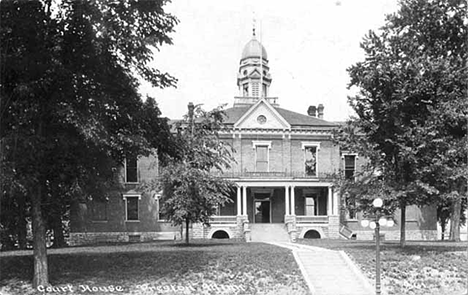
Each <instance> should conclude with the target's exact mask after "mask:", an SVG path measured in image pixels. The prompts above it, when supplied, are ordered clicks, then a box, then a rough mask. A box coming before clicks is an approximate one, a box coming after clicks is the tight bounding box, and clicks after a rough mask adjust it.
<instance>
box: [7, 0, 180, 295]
mask: <svg viewBox="0 0 468 295" xmlns="http://www.w3.org/2000/svg"><path fill="white" fill-rule="evenodd" d="M165 3H166V2H165V1H133V0H127V1H114V2H108V1H52V0H48V1H2V2H0V13H1V17H0V19H1V25H0V44H1V45H0V46H1V75H0V76H1V77H0V79H1V80H0V83H1V84H0V85H1V93H0V95H1V101H0V103H1V104H0V106H1V108H0V112H1V113H0V118H1V128H0V140H1V141H0V152H1V153H0V155H1V159H0V161H1V163H0V164H1V165H0V166H1V169H2V170H1V174H0V177H1V180H2V190H1V191H2V195H1V201H2V207H3V204H4V203H5V201H12V203H15V202H16V203H18V204H19V203H20V202H19V201H18V200H20V199H19V198H18V197H20V196H23V195H24V197H25V198H26V202H23V205H24V204H27V205H28V206H30V211H31V216H32V225H33V247H34V278H33V287H34V288H36V287H37V286H39V285H48V284H49V280H48V264H47V252H46V241H45V231H46V221H47V217H48V216H47V213H48V210H47V209H50V208H54V209H55V208H56V209H59V211H60V209H61V207H62V206H63V205H67V204H69V202H71V198H72V197H73V196H74V195H75V194H74V193H75V192H76V193H78V194H91V193H92V192H93V191H94V190H95V189H97V188H99V187H103V186H106V185H109V184H110V183H111V182H112V179H113V174H112V169H111V168H112V167H116V165H118V164H119V163H121V162H122V161H123V159H124V157H125V154H126V153H133V154H148V153H149V152H151V150H152V148H159V147H162V145H163V143H161V144H160V145H158V146H156V147H153V146H151V144H150V141H149V140H148V138H147V134H148V132H147V131H146V130H145V128H147V122H143V118H145V117H144V116H143V114H144V113H145V112H146V111H145V109H144V106H143V102H142V100H141V98H140V95H139V94H138V92H137V87H138V80H137V79H136V77H135V75H139V76H141V77H143V78H144V79H146V80H148V81H150V82H151V83H152V84H153V85H155V86H158V87H166V86H171V85H174V84H175V82H176V80H175V79H174V78H173V77H171V76H170V75H168V74H165V73H160V72H159V71H158V70H156V69H153V68H151V67H149V66H148V61H149V60H150V59H151V55H152V51H151V47H156V48H158V47H159V46H161V45H162V44H165V43H166V44H170V43H171V39H170V37H169V36H168V33H170V32H172V31H173V28H174V25H175V24H176V23H177V19H176V18H175V17H174V16H172V15H170V14H167V13H165V12H164V10H163V5H164V4H165ZM154 108H156V107H154ZM158 114H159V113H158ZM156 116H157V115H156ZM164 122H166V121H165V120H162V119H161V121H160V123H161V126H162V125H164ZM161 150H163V148H161ZM4 180H7V181H4ZM16 192H20V193H16ZM13 201H14V202H13ZM58 215H60V214H58ZM53 220H56V219H53Z"/></svg>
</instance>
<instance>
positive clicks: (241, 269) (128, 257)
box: [0, 241, 308, 295]
mask: <svg viewBox="0 0 468 295" xmlns="http://www.w3.org/2000/svg"><path fill="white" fill-rule="evenodd" d="M48 261H49V274H50V282H51V284H52V285H53V286H55V287H58V288H60V287H62V288H63V289H53V290H50V291H51V294H110V293H112V292H109V291H116V292H115V293H118V294H168V295H170V294H271V295H273V294H308V289H307V286H306V284H305V282H304V280H303V278H302V275H301V273H300V271H299V269H298V267H297V265H296V263H295V260H294V257H293V255H292V253H291V252H290V251H289V250H287V249H282V248H279V247H275V246H271V245H267V244H257V243H248V244H247V243H241V242H233V241H220V242H213V241H195V243H192V245H190V246H186V245H185V244H180V243H173V242H155V243H144V244H124V245H107V246H93V247H70V248H64V249H53V250H49V251H48ZM32 265H33V259H32V253H31V251H10V252H2V253H0V294H35V293H39V292H38V291H36V290H33V289H32V288H31V285H30V281H31V278H32V269H33V267H32ZM117 287H119V289H118V290H117V289H116V288H117ZM112 288H113V289H112ZM120 288H121V290H122V292H120V291H119V290H120ZM70 290H72V292H70ZM42 294H44V293H42Z"/></svg>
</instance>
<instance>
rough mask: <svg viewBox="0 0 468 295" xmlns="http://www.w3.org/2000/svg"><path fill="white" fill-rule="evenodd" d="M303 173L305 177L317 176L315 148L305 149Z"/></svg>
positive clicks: (308, 147)
mask: <svg viewBox="0 0 468 295" xmlns="http://www.w3.org/2000/svg"><path fill="white" fill-rule="evenodd" d="M304 158H305V173H306V175H307V176H317V147H315V146H307V147H305V156H304Z"/></svg>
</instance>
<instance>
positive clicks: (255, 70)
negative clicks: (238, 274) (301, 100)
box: [71, 34, 437, 244]
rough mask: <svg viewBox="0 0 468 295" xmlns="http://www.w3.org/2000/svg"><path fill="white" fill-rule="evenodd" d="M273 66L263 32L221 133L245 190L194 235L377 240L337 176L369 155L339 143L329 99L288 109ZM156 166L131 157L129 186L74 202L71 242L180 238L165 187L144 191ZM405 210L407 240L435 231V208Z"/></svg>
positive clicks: (245, 56)
mask: <svg viewBox="0 0 468 295" xmlns="http://www.w3.org/2000/svg"><path fill="white" fill-rule="evenodd" d="M272 73H274V71H272V72H270V65H269V62H268V54H267V51H266V50H265V48H264V46H263V45H262V44H261V43H260V42H259V41H258V40H257V39H256V37H255V34H254V35H253V37H252V39H251V40H250V41H249V42H248V43H247V44H246V45H245V47H244V50H243V51H242V55H241V58H240V63H239V71H238V73H237V86H238V89H239V93H238V94H237V96H235V97H234V99H233V101H232V107H231V108H228V109H226V115H227V117H226V120H225V122H224V128H223V130H222V132H221V138H222V139H223V140H224V141H227V142H229V143H230V144H231V145H232V146H233V148H234V149H235V151H236V152H235V154H234V157H235V159H236V163H234V164H233V166H232V168H231V169H230V170H229V171H225V172H224V173H223V174H222V177H225V178H227V179H229V180H231V181H233V183H235V185H236V193H235V194H234V195H233V196H231V198H232V200H233V202H231V203H229V204H227V205H226V206H224V207H222V208H219V210H218V215H217V216H213V219H212V222H211V223H210V225H209V226H206V225H202V224H193V225H192V231H191V232H192V236H193V238H237V239H245V240H247V241H262V240H282V241H289V240H292V241H294V240H296V239H301V238H332V239H340V238H343V239H351V238H353V239H372V238H373V231H372V230H370V229H367V228H362V227H361V226H360V224H359V220H360V218H361V216H362V214H360V213H357V214H355V213H354V212H351V211H350V210H348V209H347V208H346V203H347V202H346V200H345V199H344V196H346V194H345V192H340V191H339V189H338V188H337V187H335V185H334V182H333V176H334V175H337V174H338V173H344V174H345V175H346V177H351V178H352V177H354V174H355V171H356V170H358V169H359V168H360V166H361V165H362V164H363V163H364V162H365V159H363V158H362V157H359V155H357V154H355V153H352V152H351V151H342V150H340V147H339V146H338V145H337V144H335V143H334V142H333V130H334V129H336V128H337V126H338V125H337V123H333V122H328V121H326V120H325V119H324V118H325V113H326V110H327V109H326V108H325V107H324V105H325V106H327V107H330V108H331V107H332V106H331V105H327V102H328V101H329V99H330V98H327V97H324V98H322V103H323V104H319V105H318V106H310V107H309V108H308V109H307V110H304V113H298V112H294V111H290V110H286V109H283V108H281V107H280V105H281V101H282V100H286V99H293V98H291V97H275V96H274V94H272V93H270V85H271V83H272V82H273V74H272ZM234 74H235V73H233V75H234ZM157 173H158V166H157V159H155V158H151V157H150V158H139V159H138V160H137V159H127V161H126V163H124V165H123V168H122V173H121V181H122V182H123V183H124V187H125V189H123V190H122V189H121V190H118V191H116V192H115V194H114V195H113V197H110V198H109V199H108V200H105V201H102V200H94V201H87V202H82V203H79V204H75V206H74V207H73V208H72V209H73V210H72V214H71V219H72V221H71V243H72V244H82V243H89V242H95V241H145V240H156V239H174V238H175V239H178V238H180V236H181V229H180V227H173V226H171V225H170V224H169V223H167V222H166V221H165V220H164V219H163V218H162V217H161V216H160V214H159V205H160V204H159V195H158V194H157V193H151V194H147V193H142V192H139V191H138V190H137V187H138V184H139V183H141V182H143V181H145V180H149V179H151V178H154V176H155V175H156V174H157ZM398 214H399V212H397V213H396V215H395V222H396V223H397V225H396V226H394V227H393V228H388V229H385V230H384V231H383V233H384V234H385V238H387V239H398V238H399V228H400V227H399V225H398V222H399V215H398ZM406 214H407V218H406V219H407V224H406V228H407V233H406V236H407V238H408V239H433V238H435V237H436V234H437V228H436V215H435V210H434V209H433V208H418V207H416V206H412V207H408V209H407V213H406Z"/></svg>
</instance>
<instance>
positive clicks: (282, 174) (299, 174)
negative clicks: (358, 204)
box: [215, 171, 333, 180]
mask: <svg viewBox="0 0 468 295" xmlns="http://www.w3.org/2000/svg"><path fill="white" fill-rule="evenodd" d="M215 175H217V176H220V177H225V178H247V179H253V178H290V179H317V180H332V179H333V174H332V173H325V172H319V173H317V174H308V173H306V172H304V171H268V172H260V171H226V172H222V173H219V172H215Z"/></svg>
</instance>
